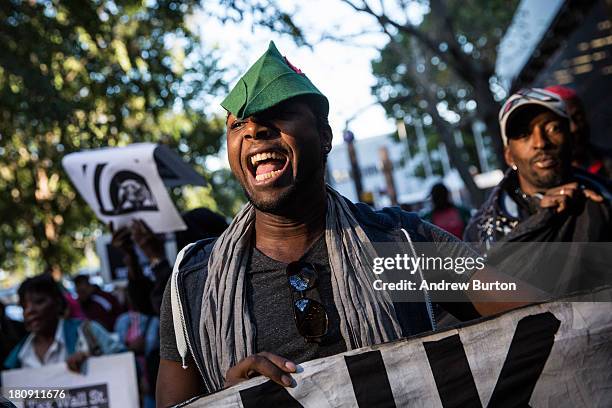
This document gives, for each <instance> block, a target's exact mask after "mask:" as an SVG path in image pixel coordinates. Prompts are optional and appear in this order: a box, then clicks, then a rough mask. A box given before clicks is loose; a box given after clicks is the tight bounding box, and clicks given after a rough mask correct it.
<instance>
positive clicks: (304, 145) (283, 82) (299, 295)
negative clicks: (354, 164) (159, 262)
mask: <svg viewBox="0 0 612 408" xmlns="http://www.w3.org/2000/svg"><path fill="white" fill-rule="evenodd" d="M222 106H223V107H224V108H225V109H226V110H227V112H228V117H227V151H228V158H229V163H230V166H231V169H232V172H233V174H234V176H235V177H236V178H237V179H238V181H239V182H240V183H241V185H242V187H243V188H244V191H245V193H246V195H247V197H248V198H249V203H248V204H247V205H246V206H245V207H244V208H243V209H242V211H241V212H240V213H239V214H238V215H237V216H236V218H235V219H234V220H233V222H232V224H231V225H230V226H229V228H228V229H227V230H226V231H225V232H224V233H223V234H222V235H221V236H220V237H219V238H218V239H210V240H202V241H198V242H196V243H194V244H191V245H189V246H187V247H186V248H184V249H183V250H182V251H181V252H180V254H179V256H178V257H177V260H176V263H175V267H174V271H173V275H172V279H171V281H170V284H169V285H168V286H167V287H166V293H165V295H164V301H163V303H162V309H161V362H160V371H159V377H158V383H157V402H158V405H159V406H167V405H171V404H175V403H178V402H181V401H184V400H187V399H189V398H191V397H195V396H198V395H202V394H206V393H210V392H214V391H217V390H220V389H222V388H224V387H228V386H231V385H234V384H236V383H238V382H241V381H244V380H246V379H248V378H251V377H253V376H257V375H263V376H265V377H268V378H270V379H271V380H272V381H274V382H276V383H278V384H280V385H282V386H287V387H288V386H292V385H294V380H293V378H292V377H291V373H293V372H295V371H296V364H297V363H301V362H304V361H308V360H312V359H315V358H321V357H326V356H330V355H334V354H337V353H341V352H344V351H347V350H352V349H356V348H359V347H364V346H367V345H373V344H378V343H383V342H387V341H392V340H395V339H398V338H401V337H405V336H409V335H413V334H417V333H421V332H425V331H429V330H432V329H435V327H436V316H435V312H434V307H433V306H432V303H431V301H430V298H429V296H428V295H427V293H424V294H423V297H422V301H421V302H412V303H408V302H405V303H399V302H396V303H394V302H392V301H391V300H390V298H389V295H388V294H387V293H386V292H383V291H376V290H374V289H373V285H372V282H373V281H374V279H376V276H375V275H374V274H373V273H372V269H371V268H370V267H369V265H371V263H370V261H371V258H372V257H373V256H375V252H374V248H373V245H372V243H375V242H392V243H399V244H400V245H402V246H403V247H404V248H406V250H407V251H410V250H411V249H412V253H413V254H415V255H416V253H415V251H414V247H413V242H415V243H416V242H432V243H434V244H435V245H438V246H439V254H440V256H474V254H473V252H472V250H471V249H470V248H469V247H467V246H465V245H462V244H460V243H459V242H458V241H457V240H456V238H454V237H451V236H450V235H449V234H447V233H445V232H443V231H442V230H440V229H438V228H436V227H434V226H432V225H431V224H428V223H426V222H424V221H421V220H420V219H419V218H418V217H417V216H416V215H415V214H412V213H407V212H403V211H401V210H400V209H399V208H386V209H384V210H382V211H373V210H372V209H370V207H368V206H367V205H363V204H353V203H351V202H349V201H348V200H347V199H345V198H344V197H342V196H341V195H340V194H339V193H338V192H336V191H335V190H333V189H332V188H331V187H329V186H326V184H325V180H324V175H325V163H326V160H327V155H328V153H329V151H330V150H331V141H332V132H331V129H330V127H329V125H328V122H327V115H328V111H329V104H328V100H327V98H326V97H325V96H324V95H323V94H322V93H321V92H320V91H319V90H318V89H317V88H316V87H315V86H314V85H313V84H312V83H311V82H310V80H309V79H308V78H307V77H306V75H305V74H304V73H303V72H301V71H300V70H299V69H297V68H296V67H295V66H293V65H292V64H290V63H289V62H288V61H287V59H286V58H284V57H283V56H282V55H281V54H280V53H279V51H278V50H277V49H276V47H275V46H274V44H273V43H270V46H269V48H268V50H267V51H266V52H265V53H264V54H263V55H262V56H261V57H260V58H259V60H257V62H255V64H254V65H253V66H252V67H251V68H250V69H249V70H248V71H247V73H246V74H245V75H244V76H243V77H242V78H241V79H240V80H239V81H238V83H237V84H236V85H235V87H234V88H233V89H232V91H231V92H230V94H229V95H228V96H227V98H226V99H225V100H224V101H223V102H222ZM449 243H451V244H455V245H454V246H452V245H451V246H452V247H453V248H454V249H450V250H447V252H444V249H443V248H448V247H449V245H448V244H449ZM475 277H478V279H479V280H481V281H493V280H498V281H510V278H508V277H507V276H505V275H502V274H500V273H496V272H493V271H487V270H482V271H477V272H475V273H473V274H470V273H465V274H463V275H460V274H456V273H454V272H453V271H450V272H449V273H448V275H447V276H445V279H446V280H447V281H468V280H470V279H474V278H475ZM519 286H521V284H519ZM521 287H522V288H523V289H522V290H523V291H524V292H526V293H527V292H529V291H531V288H528V287H525V286H521ZM468 296H469V294H468ZM486 296H487V295H486V294H485V295H484V298H481V301H480V302H473V303H464V304H462V305H461V306H456V305H455V306H456V307H455V308H451V307H449V308H448V309H451V310H448V311H449V312H451V313H453V314H454V315H456V316H457V317H458V318H460V319H469V318H473V317H477V316H479V315H490V314H493V313H498V312H501V311H504V310H508V309H510V308H512V307H516V306H519V305H521V303H519V302H514V303H504V302H489V301H484V300H483V299H485V300H487V299H486ZM488 296H490V298H489V299H488V300H492V299H493V298H494V296H495V294H494V293H490V294H489V295H488ZM466 299H467V298H466Z"/></svg>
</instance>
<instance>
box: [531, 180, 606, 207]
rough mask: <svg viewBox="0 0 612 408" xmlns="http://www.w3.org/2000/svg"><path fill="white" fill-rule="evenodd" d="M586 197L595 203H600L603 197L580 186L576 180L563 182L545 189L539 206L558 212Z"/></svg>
mask: <svg viewBox="0 0 612 408" xmlns="http://www.w3.org/2000/svg"><path fill="white" fill-rule="evenodd" d="M583 198H587V199H589V200H592V201H594V202H596V203H601V202H602V201H603V197H602V196H601V195H599V194H598V193H596V192H595V191H593V190H589V189H586V188H583V187H582V186H580V185H579V184H578V183H577V182H573V183H568V184H563V185H561V186H557V187H553V188H551V189H548V190H546V192H545V193H544V196H543V197H542V199H541V200H540V207H542V208H552V209H554V210H555V212H557V213H560V212H563V211H565V210H566V209H568V208H570V207H571V206H572V204H575V203H576V201H578V200H580V199H583Z"/></svg>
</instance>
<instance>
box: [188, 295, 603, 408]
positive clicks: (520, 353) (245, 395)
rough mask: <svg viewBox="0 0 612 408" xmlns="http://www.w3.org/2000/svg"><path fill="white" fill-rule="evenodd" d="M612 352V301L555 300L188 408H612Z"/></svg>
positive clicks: (306, 368)
mask: <svg viewBox="0 0 612 408" xmlns="http://www.w3.org/2000/svg"><path fill="white" fill-rule="evenodd" d="M610 290H611V289H610V288H606V289H601V290H600V292H598V295H599V296H600V298H606V299H607V298H608V297H605V296H604V295H606V296H607V295H608V294H610ZM611 351H612V314H611V313H610V304H609V303H608V302H586V301H583V302H572V301H557V302H550V303H546V304H541V305H534V306H530V307H526V308H522V309H518V310H515V311H512V312H509V313H505V314H503V315H501V316H498V317H495V318H490V319H483V320H482V321H478V322H474V323H471V324H466V325H464V326H461V327H457V328H449V329H447V330H445V331H441V332H434V333H431V334H429V335H426V336H417V337H413V338H411V339H406V340H398V341H395V342H391V343H387V344H384V345H378V346H374V347H365V348H363V349H361V350H352V351H349V352H347V353H344V354H340V355H337V356H331V357H325V358H322V359H317V360H312V361H309V362H306V363H303V364H302V365H301V368H302V370H303V371H302V372H298V373H296V374H294V375H293V376H294V379H295V386H294V387H291V388H285V387H282V386H280V385H278V384H276V383H274V382H272V381H270V380H266V379H263V378H262V379H252V380H250V381H251V385H249V384H248V383H245V384H244V385H238V386H236V387H233V388H229V389H226V390H222V391H219V392H217V393H214V394H211V395H209V396H207V397H204V398H201V399H198V400H195V401H190V402H189V403H187V406H189V407H193V408H200V407H208V406H227V407H230V406H232V407H233V406H236V407H238V406H242V407H244V408H254V407H260V406H271V407H280V406H289V407H304V408H311V407H313V408H314V407H316V408H333V407H336V406H351V407H359V408H365V407H368V408H369V407H388V408H393V407H411V406H436V407H442V408H451V407H453V408H454V407H475V408H482V407H487V408H492V407H528V406H531V407H555V408H558V407H568V408H569V407H571V408H576V407H584V408H587V407H588V408H591V407H606V408H607V407H611V406H612V388H610V376H609V375H608V374H607V373H608V372H609V371H610V370H609V368H610V366H612V352H611Z"/></svg>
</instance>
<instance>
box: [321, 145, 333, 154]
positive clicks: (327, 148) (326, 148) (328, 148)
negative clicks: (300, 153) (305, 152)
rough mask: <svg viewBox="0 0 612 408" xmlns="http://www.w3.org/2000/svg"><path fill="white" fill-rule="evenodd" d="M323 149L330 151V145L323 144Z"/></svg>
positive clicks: (326, 151)
mask: <svg viewBox="0 0 612 408" xmlns="http://www.w3.org/2000/svg"><path fill="white" fill-rule="evenodd" d="M323 151H324V152H325V153H329V152H330V151H331V146H330V145H325V146H323Z"/></svg>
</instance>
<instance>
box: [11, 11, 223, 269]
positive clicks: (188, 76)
mask: <svg viewBox="0 0 612 408" xmlns="http://www.w3.org/2000/svg"><path fill="white" fill-rule="evenodd" d="M197 3H198V2H197V1H181V2H179V1H168V0H158V1H155V2H142V1H140V0H138V1H136V0H122V1H116V0H115V1H111V0H108V1H107V0H99V1H95V2H81V1H73V0H46V1H36V2H34V1H22V0H8V1H3V2H0V44H2V47H0V214H1V215H2V218H3V222H2V224H1V226H0V268H2V269H5V270H8V271H16V270H22V269H23V268H25V267H26V266H27V265H26V264H27V263H30V264H31V266H33V267H34V268H35V269H37V270H39V271H40V270H41V269H42V268H43V267H44V266H52V265H57V266H60V267H61V268H62V269H63V270H64V271H70V270H71V268H73V267H75V262H76V261H78V260H79V259H80V258H82V256H83V249H84V247H85V245H86V244H87V242H88V240H91V239H92V238H93V232H94V229H96V228H97V226H98V223H97V221H96V220H95V218H94V216H93V214H92V212H91V210H90V209H89V208H87V206H86V205H85V203H84V202H83V201H82V200H81V199H80V198H79V197H78V196H77V194H76V193H75V191H74V189H73V188H72V186H71V185H70V183H69V181H68V179H67V177H66V175H65V174H64V173H63V170H62V168H61V159H62V157H63V156H64V155H65V154H67V153H70V152H73V151H79V150H82V149H91V148H97V147H101V146H121V145H126V144H129V143H132V142H144V141H151V142H163V143H166V144H169V145H170V146H171V147H176V148H178V149H179V150H180V151H181V152H182V153H183V154H184V155H185V156H186V157H187V159H188V160H190V161H191V162H192V163H194V164H196V165H199V166H200V170H201V171H202V169H201V166H202V165H203V163H204V159H205V156H207V155H210V154H215V153H216V152H218V150H219V148H220V146H221V143H222V133H223V126H224V120H223V118H216V119H215V118H211V117H210V116H209V115H206V113H205V110H204V107H205V106H206V103H207V101H208V100H209V97H210V96H209V95H215V94H216V93H218V92H220V91H222V90H223V89H224V84H223V81H222V71H221V70H220V69H219V68H218V66H217V62H216V61H217V59H218V56H217V55H216V52H215V51H214V50H204V49H202V47H201V46H200V41H199V39H198V38H197V36H196V35H195V34H194V33H192V32H191V31H190V30H189V29H188V28H187V26H186V24H185V19H186V16H188V15H189V14H191V13H192V11H193V10H194V7H196V6H197ZM207 177H208V178H209V179H210V180H213V181H214V178H213V177H212V175H207Z"/></svg>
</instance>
